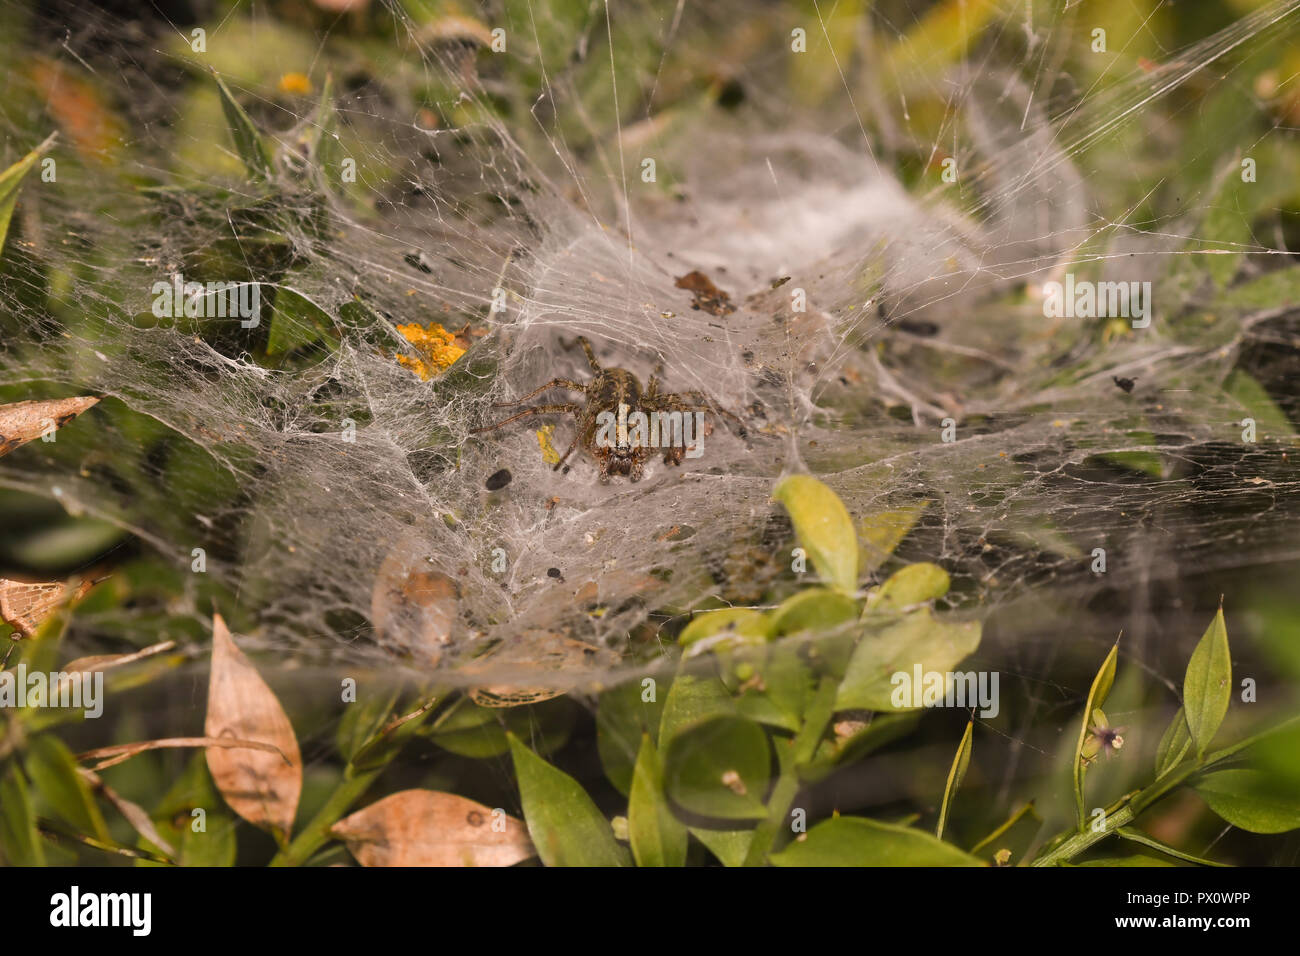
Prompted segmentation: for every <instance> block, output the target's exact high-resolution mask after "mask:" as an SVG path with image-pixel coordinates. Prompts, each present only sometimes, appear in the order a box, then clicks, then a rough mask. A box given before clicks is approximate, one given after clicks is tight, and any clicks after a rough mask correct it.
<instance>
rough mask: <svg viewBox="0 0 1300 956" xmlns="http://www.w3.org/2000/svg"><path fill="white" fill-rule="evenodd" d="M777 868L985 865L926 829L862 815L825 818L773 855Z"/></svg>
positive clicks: (773, 861)
mask: <svg viewBox="0 0 1300 956" xmlns="http://www.w3.org/2000/svg"><path fill="white" fill-rule="evenodd" d="M770 859H771V861H772V863H774V864H775V865H776V866H983V865H984V864H983V862H981V861H980V860H978V859H976V858H975V857H973V856H971V855H970V854H969V853H965V852H963V851H962V850H959V849H958V848H957V847H955V846H953V845H952V844H951V843H945V842H943V841H942V840H940V839H938V838H937V837H933V836H931V835H930V834H928V833H925V832H923V831H921V830H913V829H911V828H910V827H903V826H898V825H896V824H892V823H880V822H878V821H876V820H867V819H865V818H863V817H836V818H835V819H833V820H825V821H823V822H821V823H819V824H817V825H816V826H815V827H813V828H812V829H811V830H809V831H808V833H807V836H806V838H805V839H803V840H796V841H795V842H794V843H791V844H789V845H788V846H787V847H786V848H785V849H783V850H781V851H780V852H778V853H773V854H772V855H771V857H770Z"/></svg>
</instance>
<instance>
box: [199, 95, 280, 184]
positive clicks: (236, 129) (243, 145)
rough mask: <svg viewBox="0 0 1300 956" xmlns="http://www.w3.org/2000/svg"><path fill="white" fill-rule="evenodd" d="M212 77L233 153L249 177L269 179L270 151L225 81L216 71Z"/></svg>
mask: <svg viewBox="0 0 1300 956" xmlns="http://www.w3.org/2000/svg"><path fill="white" fill-rule="evenodd" d="M212 77H213V79H215V80H216V81H217V89H218V90H220V92H221V109H222V111H223V112H224V113H225V114H226V122H227V123H228V124H229V126H230V137H231V139H233V140H234V142H235V152H236V153H238V154H239V158H240V159H242V160H243V161H244V168H245V169H247V170H248V173H249V175H251V176H254V177H262V178H267V179H269V178H270V176H271V149H270V146H269V145H268V144H267V142H266V140H265V139H264V138H263V136H262V134H261V133H260V132H259V131H258V129H257V127H256V126H254V125H253V121H252V120H251V119H249V117H248V114H247V113H245V112H244V108H243V107H242V106H240V105H239V102H238V101H237V100H236V99H235V96H234V94H233V93H231V92H230V88H229V87H228V86H226V84H225V81H224V80H222V79H221V77H220V76H218V75H217V71H216V70H213V71H212Z"/></svg>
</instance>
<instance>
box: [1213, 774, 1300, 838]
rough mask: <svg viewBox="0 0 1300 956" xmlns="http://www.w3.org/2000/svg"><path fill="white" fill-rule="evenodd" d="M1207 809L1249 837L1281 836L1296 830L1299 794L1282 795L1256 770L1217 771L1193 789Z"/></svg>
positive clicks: (1299, 811) (1282, 790) (1299, 808)
mask: <svg viewBox="0 0 1300 956" xmlns="http://www.w3.org/2000/svg"><path fill="white" fill-rule="evenodd" d="M1195 787H1196V792H1197V793H1199V794H1200V795H1201V798H1202V799H1203V800H1205V802H1206V803H1208V804H1209V805H1210V809H1211V810H1213V811H1214V812H1215V813H1217V814H1218V815H1219V816H1221V817H1223V819H1225V820H1227V821H1228V822H1229V823H1231V824H1232V825H1233V826H1234V827H1240V828H1241V829H1243V830H1249V831H1250V832H1251V833H1285V832H1286V831H1287V830H1294V829H1296V828H1297V827H1300V794H1296V793H1294V792H1284V791H1287V790H1290V788H1283V787H1279V786H1277V785H1276V783H1275V782H1274V781H1273V779H1272V778H1271V777H1270V776H1268V775H1267V774H1264V773H1260V772H1259V771H1258V770H1219V771H1217V772H1215V773H1211V774H1206V775H1205V776H1204V777H1202V778H1201V780H1200V782H1199V783H1197V784H1196V785H1195Z"/></svg>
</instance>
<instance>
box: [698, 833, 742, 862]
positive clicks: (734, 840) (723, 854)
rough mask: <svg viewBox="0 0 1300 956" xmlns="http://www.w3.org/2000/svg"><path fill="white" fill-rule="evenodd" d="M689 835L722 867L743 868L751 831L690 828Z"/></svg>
mask: <svg viewBox="0 0 1300 956" xmlns="http://www.w3.org/2000/svg"><path fill="white" fill-rule="evenodd" d="M690 832H691V835H692V836H693V837H695V839H697V840H699V841H700V842H701V843H703V844H704V845H705V847H707V848H708V850H709V852H710V853H712V854H713V855H714V856H716V857H717V858H718V860H719V862H721V863H722V865H723V866H744V864H745V857H746V856H748V855H749V844H750V843H751V842H752V841H753V839H754V831H753V830H706V829H704V828H703V827H691V828H690Z"/></svg>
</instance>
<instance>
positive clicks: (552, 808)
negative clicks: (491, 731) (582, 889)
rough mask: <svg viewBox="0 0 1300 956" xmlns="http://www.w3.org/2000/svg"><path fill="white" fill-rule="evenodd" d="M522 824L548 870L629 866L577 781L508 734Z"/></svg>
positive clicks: (625, 852) (599, 813)
mask: <svg viewBox="0 0 1300 956" xmlns="http://www.w3.org/2000/svg"><path fill="white" fill-rule="evenodd" d="M508 736H509V740H510V754H511V756H512V757H513V758H514V766H515V778H516V779H517V780H518V782H519V797H520V800H521V801H522V802H523V807H524V822H525V823H527V824H528V833H529V835H530V836H531V837H532V840H533V844H534V845H535V846H536V847H537V855H538V856H539V857H541V860H542V862H543V863H544V864H546V865H547V866H627V865H628V863H629V860H628V855H627V851H626V850H625V849H624V848H623V847H621V846H619V844H618V841H616V840H615V839H614V831H613V830H611V829H610V826H609V821H608V820H606V819H605V817H604V815H603V814H602V813H601V812H600V810H599V809H597V807H596V805H595V804H594V803H592V802H591V798H590V797H589V796H587V792H586V791H585V790H583V789H582V786H581V785H580V784H579V783H578V781H576V780H574V779H573V778H572V777H570V776H569V775H568V774H567V773H565V772H564V771H562V770H558V769H556V768H555V767H552V766H551V765H550V764H549V763H547V762H546V761H545V760H543V759H542V758H541V757H539V756H537V754H535V753H533V752H532V751H531V750H529V749H528V748H527V747H526V746H524V745H523V744H522V743H521V742H520V741H519V738H518V737H516V736H515V735H514V734H509V735H508Z"/></svg>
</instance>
